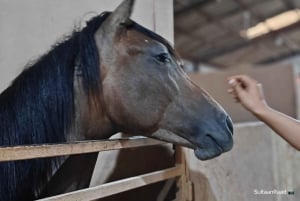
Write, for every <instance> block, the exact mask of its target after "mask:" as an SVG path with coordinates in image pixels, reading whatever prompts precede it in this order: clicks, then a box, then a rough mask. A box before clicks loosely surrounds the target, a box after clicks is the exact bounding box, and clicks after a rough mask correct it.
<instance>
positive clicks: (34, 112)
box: [0, 13, 108, 201]
mask: <svg viewBox="0 0 300 201" xmlns="http://www.w3.org/2000/svg"><path fill="white" fill-rule="evenodd" d="M107 16H108V13H103V14H102V15H99V16H96V17H94V18H93V19H91V20H90V21H89V22H87V26H86V27H85V28H83V29H82V30H81V31H74V32H73V34H72V35H71V36H70V37H68V38H65V40H64V41H62V42H60V43H57V44H56V45H54V46H53V47H52V49H51V50H50V51H49V52H48V53H46V54H45V55H43V56H42V57H40V58H39V59H38V60H37V61H36V62H35V63H33V64H31V65H28V66H26V68H25V70H24V71H23V72H22V73H21V74H20V75H19V76H18V77H17V78H16V79H15V80H14V81H13V83H12V84H11V86H9V87H8V88H7V89H6V90H5V91H4V92H3V93H1V95H0V122H1V124H0V146H12V145H28V144H41V143H58V142H65V141H66V134H67V133H68V130H69V129H70V126H71V124H72V122H73V118H74V90H73V88H74V73H75V70H76V71H79V74H80V76H81V80H82V85H83V89H84V90H85V92H86V94H87V96H88V97H89V95H91V94H92V93H93V94H95V93H100V88H101V86H100V85H99V83H100V72H99V64H100V61H99V58H98V49H97V47H96V43H95V39H94V33H95V31H96V30H97V29H98V28H99V27H100V25H101V23H102V22H103V21H104V19H105V18H106V17H107ZM75 66H76V68H77V69H75ZM57 159H59V158H57ZM53 161H55V160H53V159H52V160H51V159H50V160H49V159H34V160H27V161H15V162H5V163H0V200H1V201H8V200H33V197H34V195H33V194H34V193H37V192H35V191H36V190H37V189H40V187H41V186H43V183H41V182H40V181H43V182H45V181H47V180H48V178H49V177H50V176H51V174H52V171H53V168H55V167H54V166H55V165H53ZM56 161H57V160H56ZM58 161H59V160H58ZM25 178H26V179H29V180H28V181H26V183H23V184H20V183H18V182H19V181H22V180H24V179H25ZM23 182H24V181H23ZM27 183H29V184H30V185H28V184H27ZM24 184H25V185H24ZM15 192H20V193H21V192H23V193H24V192H27V193H31V195H28V196H29V197H28V198H27V197H26V198H24V197H22V198H18V197H16V196H17V195H15ZM16 194H18V193H16Z"/></svg>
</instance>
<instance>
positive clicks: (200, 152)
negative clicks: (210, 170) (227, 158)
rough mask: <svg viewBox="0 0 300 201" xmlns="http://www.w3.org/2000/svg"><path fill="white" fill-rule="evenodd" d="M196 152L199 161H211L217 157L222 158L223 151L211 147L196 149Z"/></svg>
mask: <svg viewBox="0 0 300 201" xmlns="http://www.w3.org/2000/svg"><path fill="white" fill-rule="evenodd" d="M194 151H195V156H196V157H197V158H198V159H199V160H202V161H204V160H209V159H212V158H215V157H217V156H220V155H221V154H222V153H223V151H222V149H221V148H220V147H218V146H217V147H210V148H198V147H197V148H196V149H194Z"/></svg>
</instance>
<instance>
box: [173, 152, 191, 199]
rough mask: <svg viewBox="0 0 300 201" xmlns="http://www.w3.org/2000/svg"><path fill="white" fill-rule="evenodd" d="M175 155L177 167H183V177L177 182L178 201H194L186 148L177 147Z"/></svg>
mask: <svg viewBox="0 0 300 201" xmlns="http://www.w3.org/2000/svg"><path fill="white" fill-rule="evenodd" d="M175 154H176V165H180V166H181V177H180V178H179V179H178V181H177V186H178V188H179V190H178V192H177V195H176V201H193V183H192V182H191V180H190V174H189V170H188V167H187V163H186V158H185V154H184V148H182V147H181V146H176V148H175Z"/></svg>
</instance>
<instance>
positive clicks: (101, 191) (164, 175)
mask: <svg viewBox="0 0 300 201" xmlns="http://www.w3.org/2000/svg"><path fill="white" fill-rule="evenodd" d="M181 174H182V168H181V166H180V165H179V166H176V167H173V168H168V169H164V170H160V171H156V172H151V173H148V174H143V175H140V176H135V177H130V178H127V179H122V180H118V181H115V182H110V183H106V184H102V185H99V186H95V187H91V188H87V189H83V190H78V191H73V192H70V193H66V194H61V195H57V196H53V197H48V198H44V199H40V200H38V201H66V200H67V201H79V200H80V201H88V200H94V199H99V198H104V197H107V196H110V195H114V194H117V193H121V192H124V191H128V190H132V189H135V188H138V187H142V186H145V185H149V184H152V183H156V182H159V181H164V180H167V179H170V178H174V177H178V176H180V175H181Z"/></svg>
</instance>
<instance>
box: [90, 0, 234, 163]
mask: <svg viewBox="0 0 300 201" xmlns="http://www.w3.org/2000/svg"><path fill="white" fill-rule="evenodd" d="M133 5H134V1H133V0H125V1H123V2H122V3H121V4H120V6H119V7H118V8H117V9H116V10H115V11H114V12H112V13H111V14H109V16H108V17H107V18H106V19H105V21H104V22H103V24H102V25H101V26H100V27H99V29H98V30H97V31H96V33H95V35H94V36H95V40H96V44H97V48H98V51H99V58H100V60H101V64H100V71H101V85H102V91H101V99H102V106H101V108H102V109H101V116H102V117H104V118H105V119H106V122H109V126H108V127H109V128H113V130H114V132H125V133H130V134H134V135H144V136H149V137H155V138H159V139H161V140H165V141H168V142H176V143H179V144H182V145H185V146H187V147H190V148H192V149H194V150H195V155H196V156H197V157H198V158H199V159H201V160H206V159H210V158H213V157H216V156H218V155H220V154H221V153H223V152H226V151H229V150H230V149H231V148H232V146H233V139H232V134H233V128H232V122H231V120H230V117H229V116H228V114H227V113H226V112H225V111H224V109H223V108H222V107H221V106H220V105H219V104H218V103H217V102H216V101H215V100H214V99H213V98H212V97H210V96H209V94H208V93H207V92H205V91H204V90H203V89H201V88H200V87H198V86H197V85H195V84H194V83H193V82H192V81H191V80H190V79H189V77H188V76H187V75H186V74H185V73H184V71H183V69H182V66H181V64H180V62H179V58H178V56H177V54H176V52H175V51H174V49H173V48H172V47H171V46H170V45H169V44H168V43H167V42H166V40H164V39H163V38H161V37H160V36H159V35H157V34H155V33H153V32H151V31H149V30H147V29H146V28H143V27H142V26H140V25H138V24H137V23H135V22H134V21H132V20H130V15H131V12H132V9H133ZM95 113H96V112H95ZM162 130H165V131H167V132H160V131H162Z"/></svg>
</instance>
